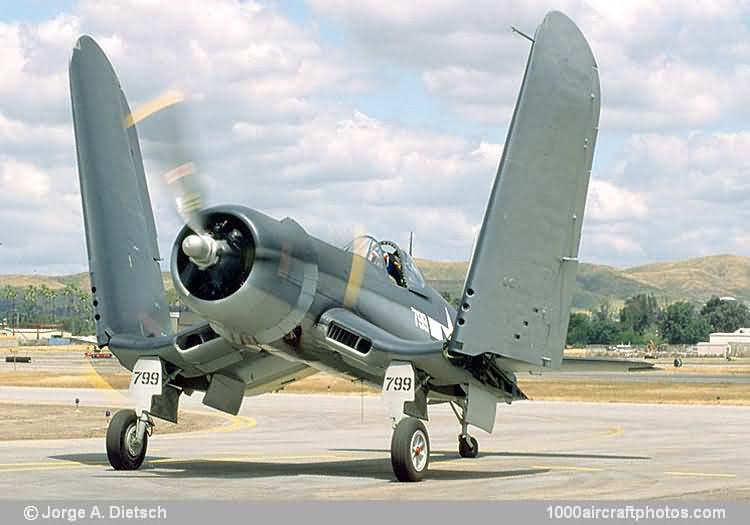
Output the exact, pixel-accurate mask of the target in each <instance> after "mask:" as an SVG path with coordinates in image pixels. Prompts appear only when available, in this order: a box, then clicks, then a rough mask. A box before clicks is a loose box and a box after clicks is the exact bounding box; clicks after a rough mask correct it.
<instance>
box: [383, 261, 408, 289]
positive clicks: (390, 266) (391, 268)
mask: <svg viewBox="0 0 750 525" xmlns="http://www.w3.org/2000/svg"><path fill="white" fill-rule="evenodd" d="M385 268H386V271H387V272H388V275H390V276H391V277H393V279H394V280H395V281H396V284H398V285H399V286H403V287H406V281H405V280H404V269H403V266H402V265H401V259H400V258H399V256H398V254H396V253H395V252H394V253H391V254H388V253H386V254H385Z"/></svg>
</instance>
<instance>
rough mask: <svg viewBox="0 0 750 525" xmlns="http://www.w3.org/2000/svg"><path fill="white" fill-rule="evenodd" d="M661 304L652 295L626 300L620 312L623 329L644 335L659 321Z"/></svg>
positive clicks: (641, 295) (640, 295) (637, 296)
mask: <svg viewBox="0 0 750 525" xmlns="http://www.w3.org/2000/svg"><path fill="white" fill-rule="evenodd" d="M659 313H660V312H659V304H658V303H657V301H656V297H654V296H653V295H650V294H638V295H636V296H633V297H629V298H628V299H626V300H625V305H624V306H623V308H622V310H620V322H621V323H622V325H623V329H624V330H627V329H632V330H633V331H634V332H635V333H636V334H639V335H642V334H643V332H645V331H646V329H648V328H649V327H650V326H652V325H653V324H654V323H656V321H657V320H658V319H659Z"/></svg>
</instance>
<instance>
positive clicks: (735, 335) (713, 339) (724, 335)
mask: <svg viewBox="0 0 750 525" xmlns="http://www.w3.org/2000/svg"><path fill="white" fill-rule="evenodd" d="M708 342H709V343H710V344H738V345H750V328H738V329H737V330H736V331H734V332H714V333H713V334H709V335H708Z"/></svg>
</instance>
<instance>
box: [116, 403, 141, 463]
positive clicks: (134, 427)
mask: <svg viewBox="0 0 750 525" xmlns="http://www.w3.org/2000/svg"><path fill="white" fill-rule="evenodd" d="M137 432H138V416H136V414H135V411H134V410H120V411H118V412H117V413H116V414H115V416H114V417H113V418H112V421H110V422H109V427H107V459H109V464H110V465H112V467H113V468H114V469H115V470H137V469H138V468H139V467H140V466H141V464H142V463H143V459H144V458H145V457H146V449H147V448H148V432H144V433H143V439H142V440H141V441H140V442H139V441H138V439H137Z"/></svg>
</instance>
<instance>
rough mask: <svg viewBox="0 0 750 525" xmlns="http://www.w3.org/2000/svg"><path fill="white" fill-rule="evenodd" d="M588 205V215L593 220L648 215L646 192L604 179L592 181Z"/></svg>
mask: <svg viewBox="0 0 750 525" xmlns="http://www.w3.org/2000/svg"><path fill="white" fill-rule="evenodd" d="M586 206H587V209H586V217H587V218H588V219H591V220H593V221H622V220H627V219H645V218H646V217H647V216H648V203H647V202H646V196H645V195H644V194H641V193H637V192H634V191H629V190H625V189H622V188H619V187H617V186H616V185H614V184H613V183H611V182H607V181H602V180H593V181H591V183H590V185H589V194H588V199H587V202H586Z"/></svg>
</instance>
